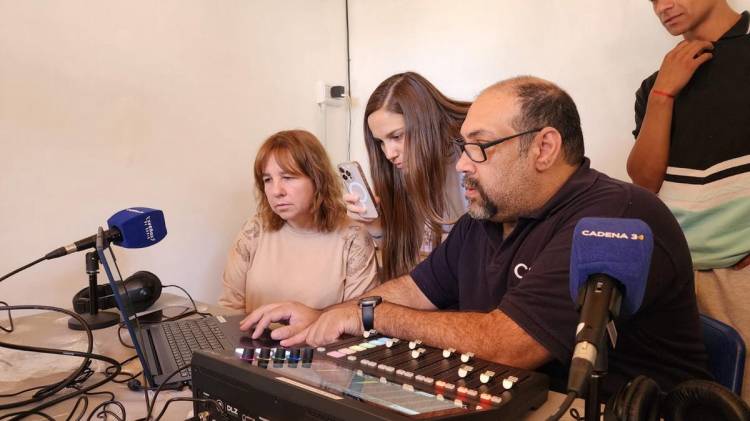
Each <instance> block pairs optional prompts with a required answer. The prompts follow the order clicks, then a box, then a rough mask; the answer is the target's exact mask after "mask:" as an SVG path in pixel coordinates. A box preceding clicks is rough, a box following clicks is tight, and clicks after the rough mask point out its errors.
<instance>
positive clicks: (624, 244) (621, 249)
mask: <svg viewBox="0 0 750 421" xmlns="http://www.w3.org/2000/svg"><path fill="white" fill-rule="evenodd" d="M572 244H573V245H572V249H571V252H570V296H571V298H572V299H573V302H577V301H578V292H579V290H580V289H581V288H585V285H586V280H587V279H588V278H589V277H590V276H591V275H595V274H605V275H608V276H610V277H612V278H614V279H616V280H618V281H619V282H620V283H621V286H622V288H623V291H622V295H623V299H622V307H621V308H620V314H621V315H623V316H629V315H632V314H633V313H635V312H636V311H637V310H638V308H640V306H641V303H642V302H643V295H644V293H645V291H646V283H647V280H648V273H649V268H650V267H651V254H652V252H653V249H654V239H653V234H652V233H651V228H649V226H648V225H646V223H645V222H643V221H641V220H640V219H625V218H591V217H589V218H582V219H581V220H580V221H578V224H576V227H575V230H574V232H573V243H572Z"/></svg>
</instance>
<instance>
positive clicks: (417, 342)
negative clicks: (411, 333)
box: [409, 339, 422, 349]
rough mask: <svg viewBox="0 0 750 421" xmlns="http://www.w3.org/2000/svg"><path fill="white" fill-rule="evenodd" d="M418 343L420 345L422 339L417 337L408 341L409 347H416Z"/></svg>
mask: <svg viewBox="0 0 750 421" xmlns="http://www.w3.org/2000/svg"><path fill="white" fill-rule="evenodd" d="M419 345H422V341H421V340H419V339H415V340H413V341H410V342H409V349H416V348H417V346H419Z"/></svg>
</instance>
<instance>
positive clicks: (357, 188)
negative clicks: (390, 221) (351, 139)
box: [338, 161, 378, 219]
mask: <svg viewBox="0 0 750 421" xmlns="http://www.w3.org/2000/svg"><path fill="white" fill-rule="evenodd" d="M338 168H339V175H340V176H341V179H342V180H343V181H344V186H345V187H346V190H347V191H348V192H349V193H356V194H357V195H358V196H359V203H360V204H362V205H363V206H364V207H365V209H366V210H365V213H364V215H362V216H364V217H365V218H371V219H375V218H377V217H378V210H377V206H376V205H375V201H374V200H373V197H374V196H373V194H372V190H370V186H369V185H368V184H367V179H366V178H365V174H364V172H363V171H362V167H360V166H359V163H358V162H356V161H351V162H342V163H341V164H339V165H338Z"/></svg>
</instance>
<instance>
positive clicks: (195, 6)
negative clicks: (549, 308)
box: [0, 0, 346, 307]
mask: <svg viewBox="0 0 750 421" xmlns="http://www.w3.org/2000/svg"><path fill="white" fill-rule="evenodd" d="M344 18H345V14H344V2H343V0H315V1H312V0H295V1H289V0H287V1H284V2H277V1H270V0H269V1H239V0H238V1H220V2H214V1H198V0H161V1H158V2H152V1H143V0H139V1H114V0H111V1H95V2H90V1H65V2H58V1H47V0H36V1H28V2H27V1H15V0H2V1H0V169H2V173H1V174H2V175H1V176H0V240H2V241H1V244H2V246H1V247H0V274H4V273H7V272H9V271H11V270H12V269H15V268H17V267H19V266H21V265H23V264H25V263H27V262H29V261H31V260H33V259H35V258H37V257H41V256H42V255H44V254H45V253H47V252H48V251H50V250H52V249H53V248H56V247H58V246H62V245H65V244H68V243H70V242H72V241H74V240H78V239H80V238H82V237H85V236H88V235H90V234H93V233H94V232H95V231H96V229H97V227H98V226H99V225H104V224H105V221H106V219H107V218H108V217H109V216H110V215H112V214H113V213H114V212H115V211H118V210H120V209H123V208H126V207H130V206H150V207H155V208H159V209H162V210H163V211H164V213H165V216H166V222H167V229H168V231H169V234H168V236H167V238H166V239H165V240H164V241H162V242H161V243H159V244H157V245H155V246H153V247H150V248H147V249H142V250H125V249H118V250H117V254H118V257H119V258H120V259H121V260H120V261H121V268H122V269H123V271H124V275H127V274H131V273H133V272H135V271H136V270H141V269H145V270H151V271H153V272H154V273H156V274H157V275H158V276H159V277H160V278H161V279H162V281H163V282H164V283H179V284H181V285H182V286H184V287H186V288H187V289H188V290H189V291H190V292H191V293H192V294H193V295H194V296H195V297H196V298H199V299H203V300H207V301H214V300H215V299H216V297H217V296H218V293H219V289H220V276H221V272H222V269H223V264H224V260H225V256H226V251H227V249H228V248H229V246H230V243H231V241H232V239H233V237H234V235H235V234H236V232H237V231H238V230H239V228H240V227H241V224H242V222H243V220H244V219H245V218H246V217H247V216H248V215H250V214H251V213H252V212H253V211H254V208H255V204H254V203H255V201H254V199H253V197H252V196H253V190H252V175H251V163H252V161H253V159H254V155H255V151H256V150H257V148H258V146H259V145H260V143H261V142H262V141H263V140H264V139H265V138H266V137H267V136H268V135H270V134H271V133H273V132H274V131H277V130H281V129H286V128H306V129H309V130H311V131H313V132H315V133H316V134H318V135H322V134H323V133H324V132H325V130H324V127H323V113H322V112H321V110H320V109H319V107H318V106H317V104H316V103H315V85H316V82H317V81H318V80H323V81H328V82H335V83H338V84H344V83H345V81H346V51H345V35H344V34H345V23H344V22H345V20H344ZM344 116H345V114H344V113H343V109H340V110H336V109H333V110H332V111H331V112H329V115H328V124H329V127H328V130H327V133H328V143H331V144H332V145H338V147H339V149H342V148H343V150H345V142H344V140H343V136H344V121H345V119H344ZM333 151H334V152H335V148H334V150H333ZM341 153H345V152H338V154H339V156H340V158H341V157H342V156H341ZM104 279H105V278H104V277H103V274H102V277H101V278H100V281H101V282H104ZM86 285H87V278H86V275H85V273H84V255H83V253H78V254H76V255H71V256H66V257H64V258H61V259H57V260H54V261H47V262H43V263H41V264H39V265H37V266H36V267H34V268H31V269H29V270H27V271H25V272H23V273H21V274H19V275H16V276H14V277H12V278H10V279H8V280H6V281H3V282H2V283H0V300H4V301H8V302H10V303H12V304H32V303H37V304H47V305H60V306H68V307H69V306H70V299H71V298H72V296H73V294H74V293H75V292H76V291H77V290H79V289H81V288H83V287H84V286H86ZM174 292H175V293H179V292H178V291H174Z"/></svg>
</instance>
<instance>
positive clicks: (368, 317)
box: [362, 304, 375, 332]
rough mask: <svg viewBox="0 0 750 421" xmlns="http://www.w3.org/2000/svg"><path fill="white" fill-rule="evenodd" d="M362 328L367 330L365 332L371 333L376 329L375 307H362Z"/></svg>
mask: <svg viewBox="0 0 750 421" xmlns="http://www.w3.org/2000/svg"><path fill="white" fill-rule="evenodd" d="M362 326H363V327H364V328H365V332H368V331H371V330H373V329H374V328H375V306H374V305H372V304H370V305H363V306H362Z"/></svg>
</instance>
